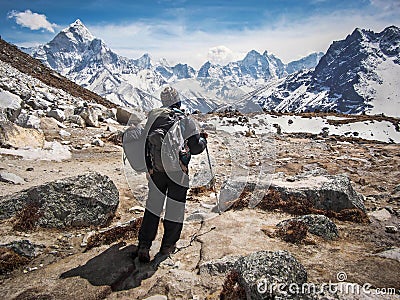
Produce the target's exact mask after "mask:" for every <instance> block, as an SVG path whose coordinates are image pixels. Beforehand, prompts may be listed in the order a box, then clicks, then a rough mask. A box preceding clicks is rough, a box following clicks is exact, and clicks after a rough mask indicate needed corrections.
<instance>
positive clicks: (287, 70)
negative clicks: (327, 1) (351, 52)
mask: <svg viewBox="0 0 400 300" xmlns="http://www.w3.org/2000/svg"><path fill="white" fill-rule="evenodd" d="M322 56H323V53H312V54H310V55H309V56H307V57H304V58H302V59H300V60H298V61H293V62H290V63H289V64H287V65H285V64H284V63H283V62H282V61H281V60H280V59H279V58H277V57H276V56H274V55H273V54H268V52H267V51H265V52H264V53H263V54H260V53H259V52H257V51H255V50H252V51H250V52H249V53H247V55H246V57H245V58H244V59H243V60H240V61H237V62H231V63H229V64H227V65H225V66H220V65H213V64H211V63H210V62H206V63H205V64H204V65H203V66H202V67H201V68H200V70H199V72H198V75H197V78H199V79H200V78H208V79H218V80H220V79H221V78H222V79H223V80H224V83H225V84H228V83H231V84H235V85H237V86H242V85H247V86H256V85H257V84H264V83H266V82H268V81H270V80H271V79H277V78H282V77H284V76H286V75H288V74H292V73H295V72H298V71H300V70H303V69H312V68H314V67H315V66H316V65H317V64H318V61H319V59H320V58H321V57H322Z"/></svg>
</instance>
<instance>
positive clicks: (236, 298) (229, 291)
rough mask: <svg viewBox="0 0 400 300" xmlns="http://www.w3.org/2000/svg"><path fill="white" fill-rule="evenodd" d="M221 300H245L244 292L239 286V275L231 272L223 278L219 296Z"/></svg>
mask: <svg viewBox="0 0 400 300" xmlns="http://www.w3.org/2000/svg"><path fill="white" fill-rule="evenodd" d="M220 299H221V300H245V299H246V292H245V290H244V288H243V287H242V286H241V285H240V284H239V274H238V272H236V271H231V272H230V273H229V274H228V275H227V276H226V278H225V282H224V285H223V286H222V291H221V294H220Z"/></svg>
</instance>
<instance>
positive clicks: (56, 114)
mask: <svg viewBox="0 0 400 300" xmlns="http://www.w3.org/2000/svg"><path fill="white" fill-rule="evenodd" d="M47 116H48V117H51V118H54V119H56V120H57V121H59V122H64V120H65V114H64V111H62V110H61V109H52V110H49V111H48V112H47Z"/></svg>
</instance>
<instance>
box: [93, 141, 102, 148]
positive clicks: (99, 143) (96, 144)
mask: <svg viewBox="0 0 400 300" xmlns="http://www.w3.org/2000/svg"><path fill="white" fill-rule="evenodd" d="M92 145H94V146H99V147H104V142H103V141H102V140H101V139H94V140H93V141H92Z"/></svg>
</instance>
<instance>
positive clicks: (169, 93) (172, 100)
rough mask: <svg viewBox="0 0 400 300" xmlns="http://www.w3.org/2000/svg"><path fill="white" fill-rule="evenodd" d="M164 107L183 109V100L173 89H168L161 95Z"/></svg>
mask: <svg viewBox="0 0 400 300" xmlns="http://www.w3.org/2000/svg"><path fill="white" fill-rule="evenodd" d="M160 98H161V102H162V105H163V106H164V107H176V108H180V107H181V100H180V99H179V94H178V91H177V90H176V89H174V88H173V87H169V86H168V87H166V88H165V89H164V90H163V91H162V92H161V95H160Z"/></svg>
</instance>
